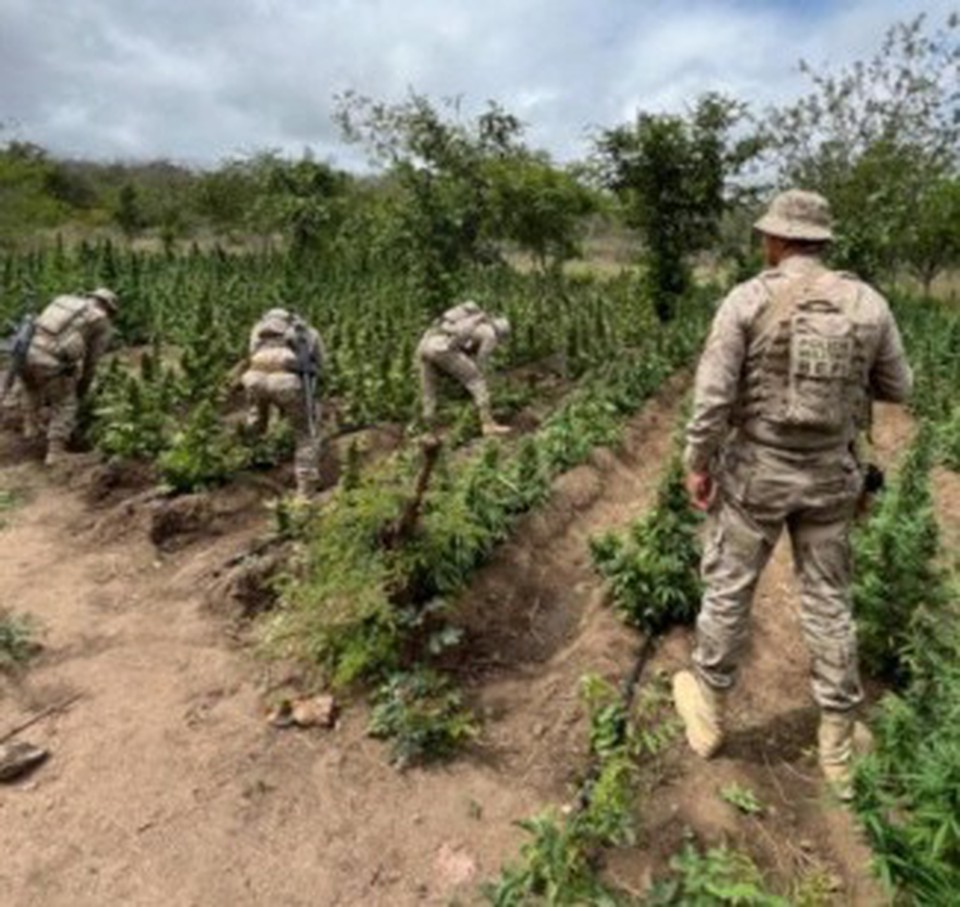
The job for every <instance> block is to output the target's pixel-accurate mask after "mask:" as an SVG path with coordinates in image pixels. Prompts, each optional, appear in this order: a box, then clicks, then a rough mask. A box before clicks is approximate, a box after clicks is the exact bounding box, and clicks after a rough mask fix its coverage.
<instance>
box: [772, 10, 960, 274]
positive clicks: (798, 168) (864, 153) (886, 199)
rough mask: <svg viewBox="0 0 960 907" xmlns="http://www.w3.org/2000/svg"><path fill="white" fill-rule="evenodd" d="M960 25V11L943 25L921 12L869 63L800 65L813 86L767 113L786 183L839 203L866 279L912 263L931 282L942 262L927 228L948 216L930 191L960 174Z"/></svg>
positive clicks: (847, 260) (841, 253) (842, 232)
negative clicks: (931, 25)
mask: <svg viewBox="0 0 960 907" xmlns="http://www.w3.org/2000/svg"><path fill="white" fill-rule="evenodd" d="M958 31H960V16H958V15H957V14H954V15H952V16H951V17H949V18H948V20H947V21H946V23H945V25H944V27H943V28H942V29H940V30H938V31H930V30H929V29H928V28H927V24H926V19H925V18H924V17H923V16H918V17H917V18H915V19H913V20H912V21H910V22H906V23H901V24H898V25H895V26H893V27H892V28H891V29H890V30H889V31H888V32H887V34H886V36H885V38H884V41H883V44H882V46H881V47H880V49H879V50H878V51H877V53H876V54H874V56H873V57H871V58H870V59H868V60H865V61H863V60H861V61H857V62H855V63H853V64H851V65H849V66H846V67H843V68H840V69H838V70H836V71H830V70H818V69H815V68H814V67H813V66H811V65H810V64H808V63H801V68H802V70H803V72H804V73H806V75H807V76H808V77H809V79H810V80H811V82H812V87H811V89H810V91H809V92H808V93H807V94H806V95H805V96H803V97H802V98H800V99H799V100H798V101H796V102H794V103H792V104H789V105H786V106H784V107H782V108H779V109H776V110H773V111H771V112H770V113H769V115H768V118H767V123H766V132H767V135H768V140H769V143H770V147H771V148H772V150H773V152H774V155H775V158H774V159H775V161H776V162H777V164H778V165H779V170H780V181H781V182H782V183H784V184H790V185H797V186H802V187H804V188H808V189H815V190H817V191H819V192H821V193H823V194H824V195H825V196H826V197H827V198H828V199H829V200H830V202H831V204H832V206H833V209H834V213H835V214H836V216H837V219H838V222H839V224H840V228H839V233H838V238H837V243H836V255H837V258H838V260H839V261H840V263H841V264H844V265H846V266H847V267H851V268H852V269H854V270H856V271H858V272H859V273H861V274H862V275H864V276H865V277H868V278H869V277H876V276H882V275H883V274H885V273H891V272H893V271H894V270H896V269H897V268H900V267H903V266H907V267H910V268H911V269H913V270H915V271H917V272H918V273H920V274H921V279H924V280H925V281H929V280H932V274H933V272H932V271H931V270H930V269H931V268H934V269H937V268H939V266H940V261H937V262H934V261H933V259H932V258H931V257H930V255H929V252H930V247H929V243H928V241H927V239H926V238H922V239H921V238H920V235H919V234H923V235H924V236H926V233H927V229H928V228H927V227H926V226H922V225H923V223H924V220H925V218H927V217H931V218H932V219H933V220H934V221H937V220H938V219H939V218H940V216H941V211H940V209H939V207H938V206H937V205H935V204H931V201H932V199H931V196H930V194H929V193H930V190H931V187H932V186H934V185H935V184H936V183H938V182H939V181H940V180H942V179H949V178H951V177H953V178H955V177H956V171H957V163H958V143H960V93H958V91H957V87H956V86H957V82H958V78H960V45H958V43H957V34H958ZM934 232H935V231H934ZM911 234H913V235H911ZM944 261H945V260H944Z"/></svg>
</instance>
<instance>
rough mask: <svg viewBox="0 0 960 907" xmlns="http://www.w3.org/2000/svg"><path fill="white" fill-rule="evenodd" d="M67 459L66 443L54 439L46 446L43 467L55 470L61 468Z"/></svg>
mask: <svg viewBox="0 0 960 907" xmlns="http://www.w3.org/2000/svg"><path fill="white" fill-rule="evenodd" d="M68 459H69V454H68V453H67V445H66V442H64V441H60V440H56V439H54V440H51V441H50V443H49V444H48V445H47V455H46V457H44V460H43V465H44V466H48V467H50V468H56V467H58V466H62V465H63V464H64V463H66V462H67V460H68Z"/></svg>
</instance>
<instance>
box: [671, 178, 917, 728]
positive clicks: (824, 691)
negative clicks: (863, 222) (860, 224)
mask: <svg viewBox="0 0 960 907" xmlns="http://www.w3.org/2000/svg"><path fill="white" fill-rule="evenodd" d="M784 196H787V197H788V198H786V199H784V197H783V196H781V197H780V200H779V201H775V202H774V205H773V206H771V212H774V213H776V212H777V210H778V209H777V205H778V203H779V204H780V205H781V207H780V209H779V210H780V211H781V213H782V211H783V209H784V206H786V210H787V212H788V213H789V211H790V210H791V208H790V205H791V204H792V205H793V211H794V214H797V215H798V217H797V219H798V220H799V221H800V222H802V221H803V220H804V217H805V216H806V218H807V220H808V224H807V230H806V232H798V233H797V234H791V232H790V231H791V229H793V227H792V224H793V220H792V219H791V218H787V219H786V223H784V221H783V220H782V219H780V220H778V219H777V218H776V217H773V218H771V216H770V215H768V217H767V218H766V219H765V220H761V221H760V222H759V224H758V229H761V230H764V231H765V232H769V233H771V235H774V236H785V237H787V238H798V239H809V240H815V241H816V240H820V239H828V238H829V232H827V235H826V236H819V235H817V233H816V230H815V229H811V228H810V223H809V221H811V220H812V221H816V217H815V216H814V217H811V216H810V215H811V214H813V215H816V214H817V212H819V211H820V206H822V209H823V210H824V211H826V212H827V217H828V209H827V208H826V202H825V200H823V199H820V197H819V196H812V194H811V193H801V192H796V191H795V192H792V193H784ZM811 206H812V210H810V209H811ZM771 220H772V223H771ZM827 224H829V220H827ZM798 230H799V231H802V230H803V227H802V226H801V227H800V228H798ZM811 232H812V234H813V235H811ZM910 386H911V374H910V370H909V367H908V366H907V363H906V361H905V358H904V353H903V346H902V343H901V339H900V334H899V332H898V330H897V326H896V323H895V322H894V319H893V316H892V315H891V313H890V309H889V307H888V305H887V303H886V301H885V300H884V299H883V297H882V296H880V295H879V294H878V293H877V292H876V291H875V290H874V289H872V288H871V287H870V286H868V285H867V284H865V283H863V282H862V281H860V280H857V279H856V278H855V277H853V276H851V275H847V274H842V273H837V272H833V271H830V270H828V269H827V268H826V267H825V266H824V265H823V264H822V263H821V261H820V260H819V258H818V257H816V256H815V255H807V254H794V255H791V256H790V257H788V258H786V259H784V260H783V261H782V262H781V263H780V265H779V266H778V267H777V268H774V269H769V270H766V271H764V272H763V273H762V274H761V275H760V276H759V277H756V278H754V279H753V280H750V281H747V282H746V283H743V284H741V285H739V286H738V287H736V288H735V289H734V290H733V291H732V292H731V293H730V294H729V296H727V298H726V299H725V300H724V301H723V303H722V305H721V306H720V309H719V310H718V312H717V315H716V317H715V319H714V322H713V326H712V329H711V332H710V336H709V339H708V341H707V344H706V349H705V351H704V353H703V356H702V358H701V360H700V364H699V368H698V370H697V376H696V387H695V399H694V412H693V416H692V419H691V421H690V424H689V426H688V429H687V449H686V452H685V462H686V466H687V468H688V469H689V470H690V471H691V472H699V473H709V474H710V475H711V476H712V477H713V478H714V480H715V482H716V486H717V495H716V498H715V500H714V501H713V503H712V505H711V508H710V511H711V512H710V517H709V520H708V526H707V530H706V542H705V550H704V557H703V563H702V574H703V579H704V583H705V586H706V590H705V594H704V598H703V606H702V609H701V611H700V615H699V618H698V621H697V644H696V649H695V652H694V659H693V660H694V665H695V670H696V673H697V676H698V678H699V680H700V682H701V683H702V684H705V685H706V686H707V687H708V692H709V693H711V694H715V693H717V692H722V691H725V690H727V689H728V688H730V687H731V686H732V685H733V683H734V679H735V673H736V667H737V662H738V659H739V656H740V653H741V650H742V648H743V645H744V643H745V641H746V638H747V635H748V621H749V613H750V607H751V603H752V599H753V594H754V590H755V588H756V584H757V580H758V579H759V576H760V573H761V571H762V570H763V568H764V566H765V564H766V563H767V560H768V559H769V557H770V554H771V552H772V551H773V547H774V545H775V543H776V541H777V539H778V537H779V535H780V533H781V531H782V530H783V528H784V527H786V529H787V531H788V532H789V534H790V539H791V542H792V547H793V558H794V565H795V568H796V572H797V575H798V578H799V581H800V589H801V592H800V611H801V620H802V625H803V632H804V636H805V638H806V641H807V644H808V646H809V648H810V651H811V654H812V660H813V692H814V696H815V698H816V700H817V702H818V703H819V705H820V706H821V708H822V709H824V710H826V711H830V712H839V713H848V712H849V710H850V709H852V708H853V707H855V706H856V705H857V704H858V703H859V702H860V701H861V699H862V691H861V688H860V680H859V675H858V667H857V653H856V636H855V628H854V624H853V619H852V616H851V605H850V597H849V584H850V578H851V555H850V544H849V529H850V523H851V520H852V519H853V517H854V514H855V510H856V505H857V500H858V498H859V496H860V493H861V490H862V485H863V479H862V475H861V472H860V468H859V465H858V463H857V461H856V459H855V457H854V455H853V453H852V449H853V442H854V440H855V437H856V434H857V432H858V429H859V428H861V427H862V426H863V423H864V417H865V414H866V413H868V410H869V406H870V400H871V399H877V400H885V401H892V402H901V401H903V400H904V399H905V398H906V396H907V395H908V393H909V390H910Z"/></svg>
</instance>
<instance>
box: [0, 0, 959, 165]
mask: <svg viewBox="0 0 960 907" xmlns="http://www.w3.org/2000/svg"><path fill="white" fill-rule="evenodd" d="M958 6H960V3H958V0H926V2H920V0H803V2H802V0H672V2H670V0H190V2H187V0H0V123H2V124H5V129H4V132H2V133H0V140H2V139H3V138H5V137H6V138H9V137H17V138H22V139H28V140H31V141H35V142H38V143H40V144H42V145H44V146H46V147H48V148H50V149H52V150H53V151H55V152H57V153H59V154H67V155H73V156H85V157H97V158H105V159H114V158H122V159H133V158H147V157H160V156H163V157H169V158H172V159H174V160H177V161H182V162H186V163H191V164H207V163H214V162H216V161H218V160H220V159H222V158H224V157H229V156H233V155H237V154H243V153H247V152H250V151H253V150H256V149H264V148H276V149H281V150H284V151H287V152H290V153H299V152H300V151H301V150H302V149H303V148H305V147H307V146H309V147H312V148H313V149H314V151H315V152H316V153H317V155H318V156H320V157H323V158H328V159H331V160H333V161H334V162H336V163H340V164H342V165H350V164H351V163H352V162H353V161H354V160H355V156H356V154H357V152H356V151H355V150H353V149H349V148H346V147H345V146H344V145H343V144H342V142H340V140H339V138H338V133H337V128H336V126H335V125H334V123H333V122H332V120H331V116H330V114H331V110H332V106H333V104H332V100H333V97H334V95H335V94H337V93H339V92H342V91H344V90H346V89H354V90H356V91H358V92H360V93H362V94H367V95H370V96H372V97H375V98H378V99H385V100H386V99H399V98H402V97H403V96H404V94H405V93H406V92H407V91H408V90H409V89H411V88H413V89H415V90H417V91H420V92H423V93H426V94H428V95H430V96H432V97H442V96H454V95H460V96H462V97H463V99H464V102H465V106H466V107H467V108H468V109H470V107H471V105H473V106H474V107H476V106H479V105H481V104H482V103H483V102H484V101H485V100H486V99H488V98H490V99H495V100H498V101H500V102H502V103H503V104H504V105H505V106H506V107H507V108H508V109H510V110H511V111H512V112H514V113H517V114H519V115H520V116H521V117H522V119H523V120H524V121H525V122H527V123H528V124H529V133H528V134H529V136H530V139H531V141H532V142H533V143H534V144H536V145H538V146H540V147H545V148H547V149H549V150H550V151H551V152H552V153H553V154H554V155H556V156H557V157H558V158H559V159H561V160H566V159H571V158H574V157H577V156H580V155H582V154H584V153H585V151H586V148H587V144H586V139H585V137H586V136H587V134H588V133H589V131H590V130H591V129H592V128H595V127H596V126H598V125H603V126H610V125H614V124H616V123H619V122H622V121H624V120H626V119H627V118H629V117H631V116H632V114H633V113H634V112H635V111H636V109H637V108H638V107H642V108H644V109H648V110H670V109H679V108H682V106H683V104H684V102H686V101H688V100H690V99H691V98H693V97H695V96H696V95H697V94H699V93H700V92H703V91H706V90H711V89H717V90H722V91H726V92H729V93H732V94H733V95H735V96H737V97H740V98H743V99H746V100H749V101H751V102H752V103H754V104H755V105H756V106H758V107H763V106H764V105H765V104H767V103H769V102H771V101H778V100H783V99H787V98H790V97H792V96H794V95H796V93H797V92H798V91H800V90H801V89H802V87H803V85H804V80H803V78H802V77H801V76H800V75H799V73H798V70H797V65H796V64H797V61H798V59H799V58H801V57H803V58H806V59H808V60H810V61H811V62H815V63H823V62H827V61H830V62H833V63H841V62H843V61H846V60H851V59H856V58H859V57H864V56H866V55H868V54H869V53H870V52H871V51H872V50H873V49H875V48H876V47H877V46H878V44H879V42H880V39H881V37H882V35H883V33H884V31H885V30H886V28H887V27H888V26H889V25H890V24H892V23H894V22H896V21H899V20H903V19H906V18H911V17H912V16H914V15H916V14H917V13H919V12H921V11H927V12H928V13H929V14H930V15H931V17H932V19H933V21H935V22H941V21H942V20H943V19H944V18H945V16H946V14H947V13H948V12H949V11H950V10H952V9H956V8H958Z"/></svg>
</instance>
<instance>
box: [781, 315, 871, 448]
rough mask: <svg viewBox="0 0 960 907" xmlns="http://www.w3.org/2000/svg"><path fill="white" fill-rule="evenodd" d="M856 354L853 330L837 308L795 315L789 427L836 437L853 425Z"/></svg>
mask: <svg viewBox="0 0 960 907" xmlns="http://www.w3.org/2000/svg"><path fill="white" fill-rule="evenodd" d="M828 305H829V304H828ZM855 352H856V350H855V338H854V334H853V326H852V324H851V323H850V321H849V320H848V319H847V317H846V316H845V315H843V314H842V313H840V312H838V311H837V310H836V309H835V308H834V307H833V306H829V309H826V310H825V306H824V304H823V303H818V302H814V303H812V304H809V303H808V304H807V305H806V306H804V307H803V308H802V309H801V310H800V311H797V312H795V313H794V315H793V317H792V319H791V324H790V367H789V369H790V370H789V386H788V394H787V412H786V421H787V422H788V423H789V424H791V425H796V426H802V427H804V428H812V429H822V430H830V431H833V430H836V429H838V428H842V427H843V426H844V425H845V424H846V423H847V422H848V420H849V419H850V416H851V412H850V410H851V400H850V380H851V378H852V376H853V371H854V357H855Z"/></svg>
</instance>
